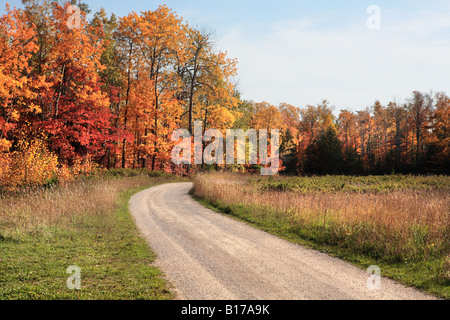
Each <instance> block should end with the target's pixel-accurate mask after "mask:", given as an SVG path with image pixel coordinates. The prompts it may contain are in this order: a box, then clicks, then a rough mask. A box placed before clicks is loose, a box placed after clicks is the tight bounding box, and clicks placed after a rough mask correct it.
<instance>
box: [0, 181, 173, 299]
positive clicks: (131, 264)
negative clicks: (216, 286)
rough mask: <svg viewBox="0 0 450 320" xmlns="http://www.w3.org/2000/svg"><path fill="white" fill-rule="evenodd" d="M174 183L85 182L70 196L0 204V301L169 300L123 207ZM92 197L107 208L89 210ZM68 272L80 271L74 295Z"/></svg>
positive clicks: (149, 254) (97, 206)
mask: <svg viewBox="0 0 450 320" xmlns="http://www.w3.org/2000/svg"><path fill="white" fill-rule="evenodd" d="M174 181H176V180H175V178H167V177H165V178H148V177H131V178H112V179H106V180H104V181H103V180H101V181H95V182H87V184H88V186H84V185H83V186H81V187H79V186H78V187H75V188H79V189H76V190H69V191H56V192H50V191H44V193H43V194H38V195H34V196H31V197H32V198H33V199H29V197H30V196H24V197H23V198H19V199H13V202H14V203H17V202H21V203H24V204H22V206H21V207H19V208H17V206H18V205H11V201H12V200H9V201H8V200H4V199H2V200H0V206H2V205H3V208H2V207H0V300H35V299H39V300H66V299H70V300H135V299H145V300H168V299H172V298H173V296H172V294H171V293H170V291H169V288H168V286H167V284H166V283H165V281H164V280H163V278H162V275H161V273H160V271H159V270H158V269H157V268H155V267H153V266H152V265H151V264H152V262H153V261H154V259H155V256H154V254H153V253H152V252H151V251H150V250H149V248H148V245H147V243H146V242H145V240H144V239H143V238H142V237H141V236H140V234H139V232H138V230H137V228H136V226H135V224H134V222H133V220H132V218H131V216H130V214H129V211H128V201H129V199H130V198H131V196H132V195H133V194H135V193H137V192H139V191H141V190H143V189H145V188H148V187H151V186H154V185H157V184H161V183H165V182H174ZM82 184H83V183H82ZM61 193H62V194H61ZM91 194H92V195H93V197H94V198H95V197H97V198H98V197H99V196H101V195H102V194H103V196H104V198H106V200H105V199H101V198H100V199H98V203H93V201H89V199H86V198H87V197H89V196H90V195H91ZM110 194H112V195H110ZM34 197H38V198H39V200H41V201H42V202H43V205H42V207H41V204H39V203H38V202H37V198H34ZM83 198H85V199H86V201H84V202H83V201H82V200H81V201H80V199H83ZM60 202H61V203H60ZM71 202H79V203H78V204H75V205H74V207H73V208H71V209H68V211H67V212H63V213H62V214H60V215H59V216H56V217H53V216H55V213H54V212H53V211H52V210H51V208H50V206H52V205H53V207H66V206H70V203H71ZM45 203H47V205H48V206H49V207H45ZM8 208H9V212H8ZM56 211H60V210H55V212H56ZM27 212H28V213H31V212H34V213H35V215H36V216H37V217H35V220H32V221H27V220H24V219H27V215H26V213H27ZM39 215H40V217H39ZM21 216H22V218H21ZM72 265H75V266H78V267H79V268H80V269H81V289H80V290H69V289H68V288H67V279H68V278H69V276H70V275H71V274H68V273H66V270H67V268H68V267H69V266H72Z"/></svg>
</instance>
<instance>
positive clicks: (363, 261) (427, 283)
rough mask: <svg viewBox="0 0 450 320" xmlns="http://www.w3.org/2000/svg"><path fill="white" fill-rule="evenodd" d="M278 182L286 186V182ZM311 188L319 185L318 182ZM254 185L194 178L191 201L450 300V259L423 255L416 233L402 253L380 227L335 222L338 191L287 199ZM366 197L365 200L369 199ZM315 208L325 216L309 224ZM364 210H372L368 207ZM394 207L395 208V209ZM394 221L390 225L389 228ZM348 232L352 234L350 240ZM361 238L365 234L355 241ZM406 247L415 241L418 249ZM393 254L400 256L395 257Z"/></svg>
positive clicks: (379, 196) (220, 178) (226, 178)
mask: <svg viewBox="0 0 450 320" xmlns="http://www.w3.org/2000/svg"><path fill="white" fill-rule="evenodd" d="M266 182H267V181H266ZM278 182H281V183H285V182H286V181H284V180H283V181H277V183H278ZM309 182H311V183H320V181H318V180H314V181H309ZM231 183H233V185H234V187H233V188H230V185H231ZM256 185H257V188H256V189H252V188H253V187H254V186H255V183H254V181H253V180H249V181H247V182H246V181H240V180H239V178H237V179H236V176H215V177H214V176H207V177H203V178H202V177H200V178H196V180H195V186H196V189H193V190H192V191H191V195H192V196H193V197H194V199H196V200H197V201H199V202H200V203H201V204H203V205H205V206H207V207H209V208H210V209H213V210H215V211H216V212H219V213H223V214H226V215H228V216H230V217H232V218H234V219H236V220H239V221H242V222H245V223H247V224H250V225H252V226H254V227H256V228H259V229H261V230H263V231H266V232H268V233H271V234H274V235H276V236H278V237H280V238H283V239H285V240H288V241H291V242H294V243H297V244H300V245H303V246H306V247H309V248H312V249H315V250H319V251H323V252H327V253H328V254H330V255H332V256H335V257H338V258H341V259H343V260H346V261H348V262H350V263H352V264H354V265H356V266H358V267H360V268H362V269H363V270H366V269H367V268H368V267H369V266H371V265H377V266H379V267H380V268H381V270H382V275H383V276H384V277H388V278H391V279H394V280H396V281H398V282H401V283H403V284H405V285H407V286H413V287H416V288H419V289H422V290H423V291H426V292H428V293H431V294H433V295H435V296H437V297H440V298H444V299H450V280H449V279H450V278H449V274H450V272H449V271H450V266H449V265H448V258H447V256H446V255H445V254H444V255H442V254H439V253H437V252H436V254H431V253H432V250H431V248H430V250H429V251H428V252H426V253H424V252H422V249H423V248H425V247H427V246H428V244H427V243H424V239H422V235H421V234H419V233H418V234H417V237H415V238H411V239H406V240H405V241H406V242H405V243H407V244H408V246H409V247H407V248H400V247H401V245H403V243H401V242H400V238H399V237H398V238H395V236H396V235H395V234H394V235H393V234H389V233H387V231H386V234H383V233H382V232H384V231H385V230H383V229H381V227H378V226H377V227H376V228H375V226H374V225H371V226H370V227H371V228H370V229H364V228H362V227H363V224H359V225H358V224H355V225H354V227H353V228H350V226H352V224H351V222H350V221H349V220H347V221H344V220H337V219H336V217H341V218H342V217H343V215H340V216H339V215H334V216H333V213H337V212H338V207H337V206H334V204H333V202H332V201H330V199H332V198H333V197H336V199H338V200H341V199H340V197H345V196H346V195H347V194H341V193H340V191H333V192H329V191H324V193H321V194H317V193H312V194H311V193H308V192H307V193H292V194H291V193H289V194H287V193H285V191H276V192H273V191H271V190H269V191H267V188H265V187H264V188H260V187H259V186H261V185H262V184H261V183H259V182H258V183H257V184H256ZM249 186H251V187H249ZM247 187H249V188H247ZM194 188H195V187H194ZM325 189H326V188H324V190H325ZM277 190H278V188H277ZM384 196H385V195H383V194H377V195H374V197H376V198H375V199H376V206H375V207H376V208H377V210H378V209H379V208H380V203H381V200H380V199H382V197H384ZM284 197H286V198H289V199H288V200H289V201H290V199H292V198H294V197H297V198H298V199H297V200H302V201H304V204H305V207H306V208H303V207H302V204H301V202H297V207H294V206H292V203H291V202H284V201H288V200H286V199H285V198H284ZM310 197H312V198H311V199H313V200H314V201H313V202H309V200H311V199H310ZM353 197H356V194H354V195H351V196H350V198H353ZM364 197H365V196H364ZM364 197H362V198H361V199H365V198H364ZM370 197H372V195H370ZM306 200H308V201H306ZM328 201H330V202H328ZM317 202H319V203H321V206H322V204H323V206H324V207H320V208H318V210H324V211H326V213H325V214H320V213H319V212H318V211H317V212H314V213H313V214H312V216H314V217H317V219H316V220H307V216H306V215H307V214H309V212H308V210H310V205H311V203H317ZM282 203H283V205H284V204H287V207H288V208H289V210H287V211H288V212H287V211H286V210H280V206H281V204H282ZM362 205H363V206H364V205H367V207H368V206H369V204H368V203H366V204H362ZM393 205H394V204H393V203H391V206H393ZM324 208H325V209H324ZM303 210H307V211H306V212H305V211H303ZM378 212H380V211H378ZM302 214H303V216H302ZM377 214H379V213H377ZM405 217H406V216H404V217H403V218H405ZM416 218H417V216H416ZM392 221H393V220H391V221H390V222H391V224H392ZM357 227H358V228H360V229H358V228H357ZM377 228H378V229H377ZM444 228H445V225H444ZM371 230H372V231H371ZM418 230H419V229H418ZM349 231H351V232H352V233H354V234H350V233H349ZM357 232H361V233H363V234H361V235H357V234H356V233H357ZM371 233H375V234H376V236H377V237H376V238H375V237H373V235H371ZM419 235H420V236H421V237H419ZM363 236H364V237H363ZM441 236H442V237H444V238H443V239H448V226H447V234H445V231H444V233H443V234H442V235H441ZM382 237H385V238H382ZM389 237H391V238H389ZM446 237H447V238H446ZM378 238H379V239H378ZM419 238H420V239H419ZM419 240H420V241H419ZM396 241H397V242H396ZM408 241H417V243H416V242H413V243H409V242H408ZM443 246H444V247H445V246H447V248H448V240H443ZM386 248H388V250H391V249H392V251H391V252H389V253H387V251H385V253H384V252H383V251H384V250H386ZM411 249H412V250H411ZM395 250H396V251H397V252H400V254H397V253H396V251H395ZM400 250H403V251H400ZM403 252H414V254H415V255H416V256H414V255H410V256H407V255H405V254H404V253H403ZM444 252H445V251H444Z"/></svg>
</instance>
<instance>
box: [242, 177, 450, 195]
mask: <svg viewBox="0 0 450 320" xmlns="http://www.w3.org/2000/svg"><path fill="white" fill-rule="evenodd" d="M250 183H251V184H253V185H256V186H258V187H259V188H260V189H261V190H263V191H294V192H298V193H310V192H355V193H367V192H372V193H377V192H392V191H395V190H422V191H423V190H434V191H437V190H441V191H450V177H448V176H412V175H391V176H362V177H360V176H317V177H281V176H276V177H272V176H271V177H256V178H252V179H251V180H250Z"/></svg>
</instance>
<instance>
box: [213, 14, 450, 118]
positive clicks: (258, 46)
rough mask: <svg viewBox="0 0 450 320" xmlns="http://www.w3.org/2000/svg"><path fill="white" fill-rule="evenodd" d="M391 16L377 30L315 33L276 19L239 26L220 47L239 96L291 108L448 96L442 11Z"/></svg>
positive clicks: (304, 23)
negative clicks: (261, 25) (234, 70)
mask: <svg viewBox="0 0 450 320" xmlns="http://www.w3.org/2000/svg"><path fill="white" fill-rule="evenodd" d="M393 17H395V15H394V14H393V13H389V14H387V15H386V17H384V18H383V20H382V29H381V30H377V31H370V30H368V28H367V27H366V21H361V24H360V25H356V26H352V27H341V28H336V29H324V28H320V29H319V28H316V24H315V21H314V20H310V19H299V20H290V21H280V22H278V23H274V24H272V25H269V26H268V30H269V31H268V32H266V33H260V32H250V31H249V29H248V26H246V25H244V24H241V25H236V26H235V27H234V28H233V29H232V30H230V31H229V32H228V33H226V34H225V35H224V36H223V37H222V38H221V40H220V43H219V44H220V46H221V47H222V48H223V49H226V50H227V51H228V53H229V55H230V56H231V57H236V58H238V60H239V65H238V68H239V79H240V85H241V90H242V91H243V97H244V98H246V99H253V100H256V101H262V100H264V101H268V102H271V103H273V104H278V103H280V102H287V103H291V104H294V105H297V106H304V105H306V104H317V103H318V102H320V101H321V99H328V100H329V101H331V103H332V104H334V105H336V107H337V108H338V109H341V108H350V109H353V110H360V109H362V108H365V107H366V106H368V105H372V104H373V102H374V101H375V99H379V100H381V102H382V103H388V102H389V101H390V100H391V99H394V98H397V99H398V100H400V101H403V100H404V99H405V98H407V97H409V96H410V94H411V92H412V91H413V90H421V91H429V90H431V89H433V90H435V91H447V92H448V91H450V90H449V89H450V88H449V84H450V81H449V79H448V78H449V73H450V59H448V53H449V52H450V38H448V36H447V35H448V32H447V33H446V32H444V31H448V28H449V27H450V19H449V18H448V17H449V15H448V13H447V12H440V13H433V14H427V15H424V14H423V15H419V16H418V17H417V18H411V17H409V18H408V19H401V20H399V21H396V20H394V18H393ZM445 33H446V34H445ZM444 34H445V36H444Z"/></svg>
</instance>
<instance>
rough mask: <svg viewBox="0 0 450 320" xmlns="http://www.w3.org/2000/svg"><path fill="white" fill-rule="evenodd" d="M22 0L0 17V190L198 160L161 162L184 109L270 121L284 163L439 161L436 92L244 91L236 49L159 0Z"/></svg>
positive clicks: (311, 167)
mask: <svg viewBox="0 0 450 320" xmlns="http://www.w3.org/2000/svg"><path fill="white" fill-rule="evenodd" d="M22 3H23V8H21V9H18V8H11V7H10V6H9V5H6V14H4V15H3V16H1V17H0V190H15V189H17V188H19V187H22V186H42V185H46V184H49V183H64V182H68V181H71V180H73V179H75V178H76V177H77V176H79V175H84V174H89V173H90V172H93V171H95V170H108V169H114V168H130V169H146V170H150V171H165V172H169V173H176V174H186V173H191V172H195V171H198V170H205V169H208V168H205V166H201V167H200V166H198V168H195V167H192V168H191V167H185V166H177V165H175V164H174V163H173V162H172V161H171V151H172V148H173V147H174V145H175V144H176V143H177V142H174V141H172V140H171V135H172V133H173V132H174V131H175V130H177V129H180V128H183V129H186V130H188V131H189V132H190V133H192V132H193V124H194V122H195V121H202V122H203V130H208V129H219V130H223V131H225V130H226V129H244V130H247V129H250V128H251V129H256V130H258V129H268V130H270V129H279V130H280V133H281V141H280V143H281V149H280V156H281V167H282V171H281V172H280V173H281V174H286V175H328V174H334V175H339V174H346V175H382V174H393V173H395V174H448V173H449V171H450V169H449V168H450V136H449V133H450V97H448V96H447V95H446V93H444V92H437V93H433V92H421V91H417V90H414V89H415V88H411V95H410V97H409V98H408V99H406V100H405V101H391V102H389V103H387V105H383V104H382V103H381V102H380V101H374V102H373V105H372V106H369V107H367V106H362V107H361V110H360V111H352V110H348V109H346V108H345V106H344V107H339V108H336V107H335V106H332V105H331V103H330V102H329V101H327V100H323V101H320V102H319V103H318V104H317V105H306V106H300V107H299V106H294V105H291V104H288V103H282V104H280V105H278V106H275V105H271V104H270V103H267V102H255V101H248V100H244V99H242V98H241V94H240V92H239V87H238V85H237V80H236V79H237V76H238V73H237V71H238V60H237V59H235V58H233V57H229V56H228V54H227V52H222V51H220V50H218V48H217V41H216V37H215V35H214V32H212V31H209V30H206V29H199V28H194V27H191V26H190V25H189V24H188V22H186V21H184V20H183V18H182V17H179V16H178V15H177V13H176V12H174V11H173V10H172V9H170V8H168V7H167V6H165V5H161V6H159V7H158V8H157V9H156V10H154V11H145V12H140V13H135V12H131V13H130V14H128V15H127V16H124V17H118V16H116V15H115V14H111V15H108V14H107V13H106V12H105V10H103V9H101V10H99V11H98V12H91V10H90V9H89V6H88V5H86V4H80V3H79V2H76V1H75V0H72V2H64V3H62V2H56V1H49V0H22ZM75 4H77V6H74V5H75ZM88 16H89V17H91V18H89V19H88ZM295 103H298V104H301V103H302V102H301V101H298V102H295ZM223 167H224V168H223V169H225V170H230V171H232V170H234V171H237V170H239V171H249V172H253V171H255V170H257V169H258V166H254V165H248V166H245V165H244V166H237V165H236V166H223Z"/></svg>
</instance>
